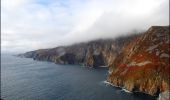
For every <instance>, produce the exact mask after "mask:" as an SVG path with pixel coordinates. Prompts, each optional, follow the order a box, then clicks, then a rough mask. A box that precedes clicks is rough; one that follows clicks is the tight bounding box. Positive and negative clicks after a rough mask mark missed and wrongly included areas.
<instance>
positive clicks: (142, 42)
mask: <svg viewBox="0 0 170 100" xmlns="http://www.w3.org/2000/svg"><path fill="white" fill-rule="evenodd" d="M169 45H170V39H169V26H164V27H161V26H153V27H151V28H150V29H149V30H148V31H147V32H145V33H144V34H143V35H142V36H140V37H138V38H136V39H135V40H134V41H133V42H131V43H129V44H128V45H127V46H125V47H124V49H123V50H122V52H121V53H120V54H119V55H118V56H117V58H116V59H115V60H114V61H113V62H112V64H111V65H110V66H109V67H110V70H109V72H110V74H109V76H108V79H107V80H108V81H109V82H110V83H112V84H114V85H117V86H121V87H124V88H125V89H127V90H129V91H140V92H144V93H148V94H151V95H158V94H159V93H160V92H163V91H167V90H169V79H170V75H169V73H170V64H169V61H170V58H169V57H170V55H169V52H170V49H169Z"/></svg>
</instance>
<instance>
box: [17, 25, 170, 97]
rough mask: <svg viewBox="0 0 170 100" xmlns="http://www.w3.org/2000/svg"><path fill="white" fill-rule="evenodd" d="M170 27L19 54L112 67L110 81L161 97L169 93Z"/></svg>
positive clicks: (91, 65)
mask: <svg viewBox="0 0 170 100" xmlns="http://www.w3.org/2000/svg"><path fill="white" fill-rule="evenodd" d="M169 45H170V33H169V26H153V27H151V28H149V30H148V31H146V32H145V33H143V34H138V35H130V36H126V37H119V38H117V39H107V40H95V41H91V42H88V43H79V44H74V45H71V46H60V47H56V48H51V49H40V50H35V51H31V52H26V53H24V54H20V55H19V56H24V57H27V58H33V59H35V60H43V61H51V62H55V63H57V64H83V65H85V66H90V67H98V66H109V75H108V78H107V81H108V82H110V83H111V84H113V85H117V86H120V87H123V88H125V89H127V90H129V91H140V92H144V93H148V94H150V95H158V94H159V93H162V92H164V91H169V85H170V83H169V81H170V80H169V79H170V75H169V74H170V64H169V61H170V54H169V53H170V49H169Z"/></svg>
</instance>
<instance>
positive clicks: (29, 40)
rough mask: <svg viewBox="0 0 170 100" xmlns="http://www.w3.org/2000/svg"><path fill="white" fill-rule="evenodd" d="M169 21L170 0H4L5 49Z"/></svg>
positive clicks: (124, 31) (121, 32)
mask: <svg viewBox="0 0 170 100" xmlns="http://www.w3.org/2000/svg"><path fill="white" fill-rule="evenodd" d="M155 25H163V26H164V25H169V0H1V51H2V52H26V51H30V50H36V49H43V48H52V47H57V46H61V45H70V44H73V43H79V42H86V41H90V40H95V39H99V38H104V39H105V38H115V37H118V36H121V35H126V34H130V33H131V32H132V31H133V30H147V29H148V28H149V27H151V26H155Z"/></svg>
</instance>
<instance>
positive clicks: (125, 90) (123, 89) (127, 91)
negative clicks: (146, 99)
mask: <svg viewBox="0 0 170 100" xmlns="http://www.w3.org/2000/svg"><path fill="white" fill-rule="evenodd" d="M104 83H105V84H107V85H111V86H113V87H116V88H120V89H122V91H124V92H126V93H140V94H145V95H149V96H152V97H156V98H158V97H159V95H158V96H156V95H150V94H148V93H146V92H141V91H129V90H127V89H125V88H124V87H121V86H117V85H114V84H112V83H110V82H108V81H107V80H105V81H104Z"/></svg>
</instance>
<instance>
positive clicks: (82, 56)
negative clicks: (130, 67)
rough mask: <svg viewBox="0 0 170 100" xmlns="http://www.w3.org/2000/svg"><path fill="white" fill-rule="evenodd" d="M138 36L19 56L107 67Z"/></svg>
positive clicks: (32, 52)
mask: <svg viewBox="0 0 170 100" xmlns="http://www.w3.org/2000/svg"><path fill="white" fill-rule="evenodd" d="M139 35H140V34H138V35H137V34H133V35H129V36H126V37H125V36H124V37H119V38H116V39H106V40H102V39H100V40H94V41H90V42H87V43H79V44H74V45H70V46H59V47H56V48H52V49H40V50H35V51H30V52H26V53H24V54H20V55H19V56H24V57H27V58H33V59H34V60H41V61H51V62H54V63H57V64H80V65H85V66H89V67H98V66H108V65H109V64H110V63H111V62H112V61H113V60H114V59H115V57H116V56H117V55H118V54H119V53H120V51H121V49H122V47H124V45H126V44H128V43H129V42H130V41H131V40H133V39H135V38H136V37H138V36H139Z"/></svg>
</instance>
